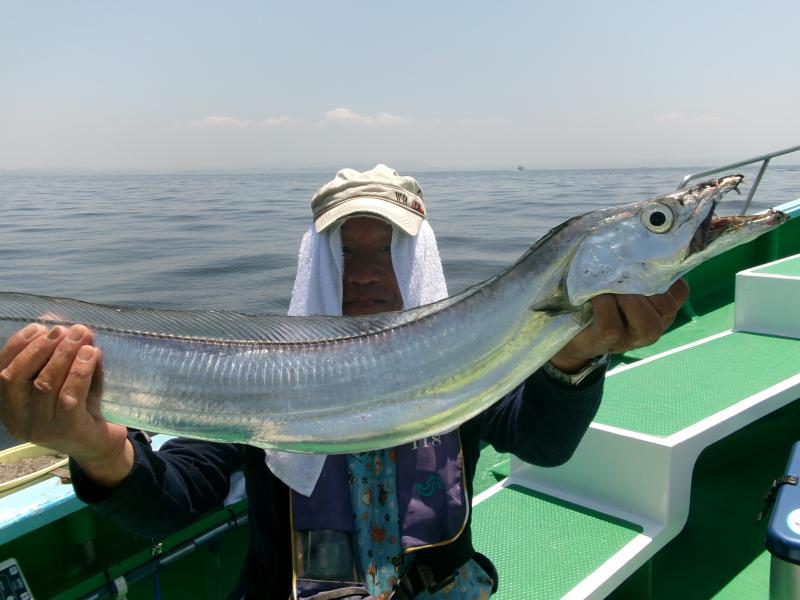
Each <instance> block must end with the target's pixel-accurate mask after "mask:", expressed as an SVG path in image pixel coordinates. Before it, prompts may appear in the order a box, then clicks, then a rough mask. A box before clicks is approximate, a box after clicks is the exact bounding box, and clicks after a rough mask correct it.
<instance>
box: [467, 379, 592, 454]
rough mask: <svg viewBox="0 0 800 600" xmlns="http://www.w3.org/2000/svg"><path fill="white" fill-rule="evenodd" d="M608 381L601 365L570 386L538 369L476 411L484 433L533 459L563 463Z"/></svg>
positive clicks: (501, 448) (501, 446)
mask: <svg viewBox="0 0 800 600" xmlns="http://www.w3.org/2000/svg"><path fill="white" fill-rule="evenodd" d="M604 381H605V370H604V369H600V370H598V372H597V373H592V374H591V375H590V376H589V377H588V378H587V379H586V380H585V381H584V382H582V383H581V384H580V385H579V386H575V387H566V386H564V385H562V384H560V383H557V382H555V381H552V380H551V379H549V378H548V377H547V376H546V375H545V374H544V373H543V372H542V370H541V369H539V370H538V371H536V372H535V373H534V374H533V375H531V376H530V377H529V378H528V379H527V380H526V381H525V383H523V384H522V385H521V386H519V387H518V388H516V389H515V390H514V391H512V392H511V393H510V394H508V395H507V396H505V397H504V398H502V399H501V400H499V401H498V402H497V403H495V404H494V405H492V406H491V407H490V408H489V409H488V410H486V411H485V412H483V413H482V414H481V415H480V416H479V417H478V419H480V433H481V438H482V439H483V440H485V441H487V442H489V443H490V444H492V445H493V446H494V447H495V449H497V450H498V451H499V452H512V453H513V454H515V455H516V456H517V457H519V458H520V459H522V460H524V461H526V462H529V463H532V464H535V465H540V466H543V467H554V466H558V465H561V464H564V463H565V462H567V460H569V458H570V457H571V456H572V454H573V453H574V452H575V449H576V448H577V447H578V443H579V442H580V441H581V439H582V438H583V435H584V433H586V430H587V429H588V428H589V425H590V424H591V422H592V419H593V418H594V416H595V414H596V413H597V409H598V408H599V406H600V399H601V397H602V394H603V382H604Z"/></svg>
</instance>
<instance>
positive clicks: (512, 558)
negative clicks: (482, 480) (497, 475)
mask: <svg viewBox="0 0 800 600" xmlns="http://www.w3.org/2000/svg"><path fill="white" fill-rule="evenodd" d="M498 523H503V524H504V527H503V528H502V535H499V533H500V532H499V531H498ZM640 532H641V528H640V527H638V526H637V525H634V524H631V523H627V522H624V521H620V520H617V519H613V518H611V517H608V516H607V515H602V514H600V513H596V512H593V511H589V510H587V509H585V508H583V507H579V506H576V505H573V504H569V503H566V502H563V501H560V500H557V499H555V498H551V497H548V496H545V495H543V494H539V493H537V492H533V491H531V490H527V489H525V488H521V487H516V486H510V487H508V488H504V489H503V490H502V491H501V492H499V493H497V494H495V495H493V496H491V497H489V498H488V499H487V500H485V501H484V502H481V503H480V504H478V506H476V507H475V509H474V511H473V519H472V536H473V541H474V543H475V547H476V548H477V549H478V550H479V551H480V552H483V553H484V554H486V555H487V556H488V557H489V558H490V559H491V560H492V562H494V564H495V566H496V567H497V570H498V572H499V573H500V586H499V589H498V592H497V594H495V595H494V596H492V598H496V599H497V600H523V599H524V600H545V599H546V600H551V599H556V598H560V597H561V596H563V595H564V594H565V593H566V592H568V591H569V590H570V589H571V588H572V587H574V586H575V585H577V584H578V583H579V582H580V581H581V580H583V578H584V577H585V576H586V575H587V574H588V573H591V572H592V571H594V570H595V569H596V568H597V567H599V566H600V565H601V564H602V563H603V562H605V561H606V560H607V559H608V558H609V557H610V556H611V555H613V554H614V553H616V552H617V551H618V550H620V549H621V548H622V547H623V546H624V545H625V544H627V543H628V542H630V541H631V540H633V539H634V538H635V537H636V535H637V534H638V533H640Z"/></svg>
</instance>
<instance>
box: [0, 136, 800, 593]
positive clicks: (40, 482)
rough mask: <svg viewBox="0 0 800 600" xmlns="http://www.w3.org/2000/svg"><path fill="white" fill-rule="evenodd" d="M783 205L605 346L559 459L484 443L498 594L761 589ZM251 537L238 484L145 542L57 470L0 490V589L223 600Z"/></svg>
mask: <svg viewBox="0 0 800 600" xmlns="http://www.w3.org/2000/svg"><path fill="white" fill-rule="evenodd" d="M798 151H800V146H797V147H793V148H789V149H785V150H781V151H777V152H772V153H769V154H766V155H762V156H758V157H755V158H751V159H748V160H745V161H740V162H737V163H733V164H729V165H724V166H722V167H719V168H715V169H710V170H704V171H701V172H697V173H692V174H689V175H687V176H686V177H685V178H684V179H683V181H681V182H680V185H679V188H682V187H685V186H686V185H687V184H688V183H690V182H692V181H695V180H698V179H701V178H705V177H709V176H712V175H715V174H719V173H727V172H732V171H734V170H736V169H739V168H740V167H744V166H747V165H760V170H759V173H758V175H757V176H756V178H755V180H754V182H753V185H752V187H751V189H750V192H749V195H748V197H747V200H746V202H745V207H744V211H743V212H746V211H747V210H748V207H749V205H750V202H751V200H752V199H753V196H754V195H755V193H756V191H757V189H758V186H759V183H760V181H761V179H762V177H763V175H764V173H765V171H766V170H767V168H768V165H769V164H770V161H771V160H772V159H773V158H776V157H778V156H782V155H786V154H791V153H793V152H798ZM776 208H778V209H780V210H782V211H784V212H786V213H787V214H789V215H790V217H791V219H790V220H789V221H788V222H787V223H786V224H784V225H783V226H782V227H780V228H778V229H777V230H774V231H772V232H770V233H768V234H766V235H764V236H762V237H761V238H758V239H757V240H754V241H753V242H750V243H748V244H746V245H743V246H740V247H737V248H734V249H732V250H730V251H728V252H726V253H724V254H721V255H719V256H717V257H715V258H714V259H711V260H709V261H708V262H706V263H704V264H702V265H700V266H699V267H697V268H696V269H694V270H693V271H691V272H690V273H688V275H687V276H686V278H687V280H688V282H689V284H690V286H691V289H692V294H691V298H690V301H689V302H687V304H686V305H685V306H684V307H683V309H682V311H681V313H680V315H679V318H678V319H677V320H676V323H675V324H674V325H673V327H672V328H671V329H670V330H669V331H668V332H667V333H666V334H665V335H664V336H663V337H662V338H661V340H659V342H657V343H656V344H655V345H653V346H650V347H647V348H643V349H640V350H636V351H632V352H628V353H626V354H624V355H620V356H615V357H613V362H612V367H611V368H610V370H609V371H608V373H607V380H606V391H605V395H604V398H603V403H602V406H601V408H600V411H599V412H598V414H597V416H596V418H595V421H594V422H593V424H592V425H591V427H590V429H589V431H588V432H587V434H586V436H585V438H584V439H583V441H582V442H581V444H580V446H579V448H578V450H577V451H576V453H575V455H574V456H573V457H572V459H571V460H570V461H569V462H568V463H566V464H565V465H563V466H561V467H557V468H550V469H543V468H537V467H533V466H531V465H527V464H524V463H522V462H520V461H517V460H516V459H514V458H512V457H509V456H507V455H502V454H498V453H497V452H495V451H494V450H493V449H492V448H491V447H486V448H484V450H483V452H482V455H481V459H480V462H479V464H478V469H477V476H476V480H475V497H474V501H473V537H474V543H475V546H476V547H477V548H479V549H480V550H481V552H483V553H484V554H486V555H487V556H489V557H490V558H491V559H492V560H493V561H494V563H495V564H496V565H497V567H498V571H499V572H500V578H501V580H500V587H499V591H498V593H497V594H496V595H495V596H494V597H495V598H499V599H504V600H512V599H513V600H520V599H523V600H529V599H531V600H533V599H543V600H550V599H556V598H568V599H572V600H577V599H587V598H612V599H617V600H621V599H623V598H637V599H639V598H641V599H647V598H652V599H656V600H661V599H671V598H676V597H681V598H697V599H711V598H715V599H725V598H730V599H737V600H738V599H743V598H746V599H749V598H761V597H766V596H767V589H768V585H769V566H770V555H769V553H768V552H767V551H766V550H765V548H764V530H765V524H764V523H756V520H755V517H756V514H757V513H758V512H759V511H760V510H761V508H762V496H763V493H764V491H765V489H766V488H767V487H768V486H769V484H770V482H771V481H772V480H773V479H775V478H776V477H778V476H780V475H781V474H782V473H783V471H784V467H785V464H786V461H787V458H788V455H789V451H790V448H791V446H792V444H793V443H794V442H795V441H797V440H798V439H800V426H798V425H797V424H798V423H800V402H799V401H798V400H800V317H798V311H797V306H798V303H800V199H795V200H791V201H789V202H786V203H784V204H781V205H780V206H777V207H776ZM166 439H168V438H167V436H161V435H158V436H155V437H154V440H153V441H154V446H155V447H158V446H160V445H161V444H162V443H164V441H166ZM0 462H2V456H0ZM247 542H248V528H247V498H246V497H245V495H244V493H243V484H242V481H241V480H235V481H234V482H233V484H232V486H231V494H230V495H229V497H228V499H227V500H226V502H225V506H224V507H221V508H220V509H218V510H216V511H214V512H212V513H210V514H208V515H206V516H205V517H204V518H202V519H201V520H200V521H198V522H197V523H195V524H194V525H192V526H191V527H189V528H187V529H184V530H182V531H180V532H178V533H176V534H174V535H172V536H169V537H168V538H165V539H149V538H145V537H140V536H136V535H133V534H131V533H128V532H126V531H124V530H122V529H121V528H120V527H119V526H118V525H116V524H115V523H114V522H113V521H110V520H108V519H106V518H104V517H102V516H99V515H97V514H95V513H93V512H92V511H91V510H90V509H89V508H88V507H86V506H85V505H84V504H82V503H81V502H80V501H79V500H78V499H77V498H76V497H75V495H74V493H73V491H72V486H71V485H69V482H68V477H67V474H66V473H64V471H63V470H62V471H59V470H57V469H51V470H49V471H46V472H45V473H44V474H42V475H41V476H40V477H38V478H37V479H34V480H33V481H28V482H26V483H24V484H23V485H21V486H19V487H15V488H12V489H10V490H7V491H5V492H2V494H0V591H2V592H3V593H6V592H7V591H9V590H11V592H10V593H14V594H16V595H13V596H11V597H14V598H29V597H35V598H55V599H59V600H64V599H73V598H85V599H93V600H94V599H97V600H100V599H103V598H115V597H127V598H129V599H131V600H136V599H147V598H161V597H164V598H197V599H205V598H208V599H213V598H222V597H225V594H226V592H227V591H228V590H230V589H231V588H232V587H233V585H234V583H235V580H236V578H237V576H238V574H239V571H240V567H241V564H242V562H243V560H244V557H245V554H246V551H247ZM10 593H9V594H10ZM9 594H7V595H9ZM26 594H27V596H26ZM4 597H6V596H4Z"/></svg>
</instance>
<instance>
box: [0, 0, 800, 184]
mask: <svg viewBox="0 0 800 600" xmlns="http://www.w3.org/2000/svg"><path fill="white" fill-rule="evenodd" d="M799 20H800V3H797V2H793V1H790V0H780V1H778V2H776V3H773V4H771V5H769V10H762V9H760V8H759V7H758V6H756V5H753V4H752V3H747V2H726V3H716V2H714V3H701V4H696V3H690V2H686V1H676V2H671V3H668V4H657V5H656V4H652V5H651V4H649V3H648V4H644V3H637V2H610V3H602V4H595V3H583V4H565V5H558V4H555V3H547V4H544V5H539V4H537V3H527V2H510V3H503V4H485V3H477V2H462V3H459V4H458V5H452V4H445V3H436V4H430V3H425V2H419V1H412V2H408V3H405V4H404V5H403V6H402V8H401V9H399V10H398V9H397V8H396V7H395V6H390V5H380V4H379V5H375V4H366V3H362V2H356V1H349V2H342V3H336V4H320V5H305V4H286V3H277V2H253V1H242V2H237V3H235V4H224V5H222V4H218V3H211V2H189V1H176V2H172V3H169V4H168V5H163V4H161V3H156V2H152V1H145V2H141V3H137V4H136V5H126V4H108V3H103V2H100V1H94V0H93V1H88V0H87V1H77V2H73V3H69V4H58V3H52V4H48V5H47V8H46V9H43V8H42V5H40V4H33V5H32V4H30V3H26V2H22V1H20V0H10V1H9V2H5V3H3V5H2V8H0V90H2V91H0V172H3V173H8V172H20V170H22V171H25V170H39V171H42V172H45V171H47V172H66V171H71V172H76V171H77V172H83V171H92V172H156V173H163V172H295V171H305V172H311V171H316V172H331V171H336V170H338V169H339V168H341V167H344V166H349V167H354V168H369V167H371V166H374V165H375V164H376V163H379V162H382V163H386V164H389V165H391V166H392V167H395V168H397V169H398V170H400V171H401V172H403V171H407V172H411V171H416V172H424V171H443V170H506V169H514V168H516V166H517V165H524V167H525V168H526V169H527V170H549V169H581V168H582V169H593V168H647V167H652V168H671V167H675V168H688V169H692V168H694V165H699V166H700V168H703V167H707V166H717V165H722V164H726V163H731V162H735V161H737V160H742V159H745V158H749V157H752V156H756V155H760V154H763V153H766V152H771V151H774V150H780V149H784V148H788V147H791V146H795V145H797V144H800V120H798V118H797V106H798V104H799V101H800V78H798V77H797V76H796V75H793V73H796V72H797V67H796V65H795V64H794V60H795V58H796V56H797V43H796V33H795V31H794V29H795V23H797V22H798V21H799ZM781 160H784V159H781ZM788 160H791V161H793V162H794V163H796V162H800V159H794V158H792V157H789V159H788ZM780 164H785V163H783V162H781V163H780Z"/></svg>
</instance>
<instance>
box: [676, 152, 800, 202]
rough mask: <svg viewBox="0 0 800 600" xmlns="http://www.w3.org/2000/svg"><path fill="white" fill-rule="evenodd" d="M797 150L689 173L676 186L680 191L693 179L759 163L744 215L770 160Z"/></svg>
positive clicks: (772, 153) (764, 155)
mask: <svg viewBox="0 0 800 600" xmlns="http://www.w3.org/2000/svg"><path fill="white" fill-rule="evenodd" d="M798 150H800V146H792V147H791V148H786V149H785V150H778V151H777V152H770V153H769V154H762V155H761V156H756V157H755V158H748V159H747V160H742V161H739V162H735V163H731V164H729V165H725V166H724V167H715V168H713V169H707V170H705V171H698V172H697V173H691V174H689V175H686V176H685V177H684V178H683V180H682V181H681V183H680V185H679V186H678V189H679V190H682V189H683V188H685V187H686V184H687V183H689V182H690V181H692V180H693V179H699V178H700V177H707V176H708V175H714V174H715V173H721V172H722V171H729V170H731V169H738V168H739V167H744V166H745V165H752V164H753V163H757V162H761V169H759V171H758V175H756V180H755V181H754V182H753V187H751V188H750V193H749V194H747V200H746V201H745V203H744V208H743V209H742V214H743V215H744V214H746V213H747V209H748V208H749V207H750V201H751V200H752V199H753V195H754V194H755V193H756V189H757V188H758V184H759V183H761V178H762V177H763V176H764V171H766V170H767V165H769V161H770V159H772V158H775V157H776V156H783V155H784V154H791V153H792V152H797V151H798Z"/></svg>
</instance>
